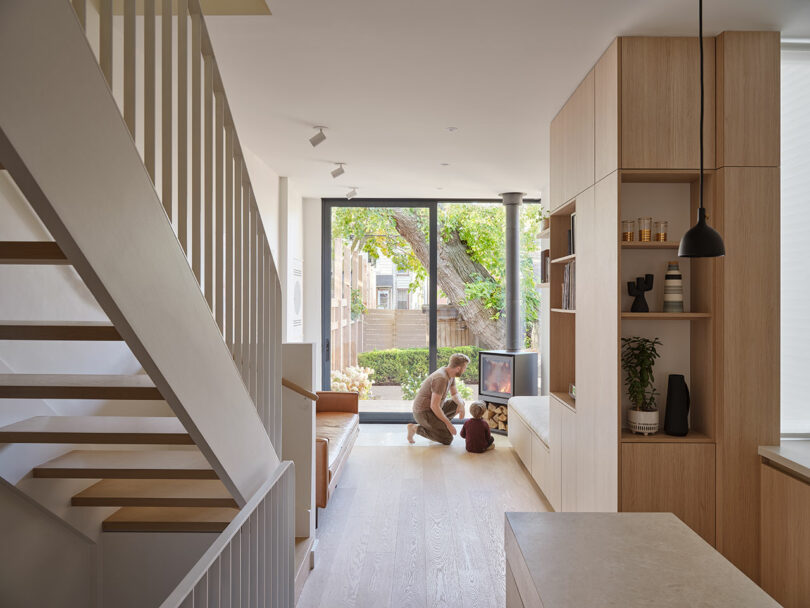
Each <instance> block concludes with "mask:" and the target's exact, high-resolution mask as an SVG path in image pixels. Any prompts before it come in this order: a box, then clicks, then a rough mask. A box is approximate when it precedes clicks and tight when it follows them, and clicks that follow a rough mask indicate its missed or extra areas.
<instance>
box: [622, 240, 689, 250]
mask: <svg viewBox="0 0 810 608" xmlns="http://www.w3.org/2000/svg"><path fill="white" fill-rule="evenodd" d="M620 242H621V244H622V249H678V247H680V246H681V244H680V242H678V241H650V242H647V243H645V242H642V241H620Z"/></svg>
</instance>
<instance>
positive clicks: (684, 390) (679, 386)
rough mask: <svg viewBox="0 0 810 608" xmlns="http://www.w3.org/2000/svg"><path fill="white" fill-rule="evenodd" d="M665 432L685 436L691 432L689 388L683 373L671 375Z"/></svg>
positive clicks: (668, 385)
mask: <svg viewBox="0 0 810 608" xmlns="http://www.w3.org/2000/svg"><path fill="white" fill-rule="evenodd" d="M664 432H665V433H666V434H667V435H674V436H676V437H683V436H684V435H686V434H687V433H688V432H689V388H688V387H687V386H686V380H685V379H684V377H683V376H682V375H681V374H670V375H669V383H668V384H667V411H666V414H665V415H664Z"/></svg>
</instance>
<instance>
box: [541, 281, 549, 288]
mask: <svg viewBox="0 0 810 608" xmlns="http://www.w3.org/2000/svg"><path fill="white" fill-rule="evenodd" d="M538 287H539V288H540V289H546V288H548V287H551V283H549V282H548V281H546V282H545V283H540V285H538Z"/></svg>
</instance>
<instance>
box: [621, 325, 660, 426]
mask: <svg viewBox="0 0 810 608" xmlns="http://www.w3.org/2000/svg"><path fill="white" fill-rule="evenodd" d="M658 346H661V341H660V340H659V339H658V338H652V339H650V338H640V337H638V336H633V337H632V338H622V369H623V370H624V374H625V376H624V385H625V386H626V387H627V395H628V396H629V397H630V402H631V403H632V404H633V407H632V408H631V409H630V410H629V411H628V412H627V424H628V426H629V427H630V430H631V431H633V432H634V433H643V434H644V435H649V434H651V433H655V432H656V431H658V408H657V407H656V406H655V396H656V395H657V394H658V391H656V390H655V377H654V376H653V366H654V365H655V360H656V359H658V357H659V356H660V355H659V354H658V350H657V348H656V347H658Z"/></svg>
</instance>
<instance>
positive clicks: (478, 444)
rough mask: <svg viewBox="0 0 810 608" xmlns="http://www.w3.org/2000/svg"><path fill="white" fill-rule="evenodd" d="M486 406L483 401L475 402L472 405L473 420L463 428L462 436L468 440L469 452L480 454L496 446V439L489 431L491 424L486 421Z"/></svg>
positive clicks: (468, 421)
mask: <svg viewBox="0 0 810 608" xmlns="http://www.w3.org/2000/svg"><path fill="white" fill-rule="evenodd" d="M486 409H487V408H486V405H484V402H483V401H473V403H471V404H470V415H471V416H472V418H470V419H469V420H467V422H465V423H464V426H463V427H461V436H462V437H463V438H464V439H466V440H467V451H468V452H475V453H477V454H480V453H481V452H486V451H487V450H488V449H490V448H492V447H494V446H495V439H494V438H493V437H492V433H491V432H490V430H489V424H488V423H487V421H486V420H484V418H483V416H484V412H485V411H486Z"/></svg>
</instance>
